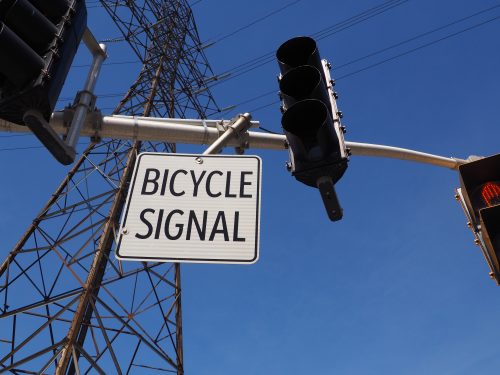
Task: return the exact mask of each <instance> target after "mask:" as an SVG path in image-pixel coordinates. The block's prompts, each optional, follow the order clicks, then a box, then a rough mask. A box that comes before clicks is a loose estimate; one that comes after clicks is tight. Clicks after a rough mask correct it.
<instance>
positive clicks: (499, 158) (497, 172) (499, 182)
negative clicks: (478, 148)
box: [458, 154, 500, 285]
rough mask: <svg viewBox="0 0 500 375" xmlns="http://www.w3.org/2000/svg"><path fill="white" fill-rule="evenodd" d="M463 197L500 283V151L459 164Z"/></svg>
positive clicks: (478, 237)
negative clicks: (496, 153) (497, 153)
mask: <svg viewBox="0 0 500 375" xmlns="http://www.w3.org/2000/svg"><path fill="white" fill-rule="evenodd" d="M459 172H460V186H461V188H460V190H459V195H458V197H459V199H461V201H462V205H463V207H464V210H465V212H466V214H467V216H468V218H469V221H470V226H471V228H472V230H473V231H474V234H475V236H476V240H477V241H476V242H477V243H478V245H480V246H481V248H482V249H483V251H484V255H485V257H486V260H487V262H488V264H489V266H490V268H491V276H492V277H493V278H494V279H495V280H496V281H497V283H498V284H499V285H500V154H499V155H494V156H490V157H487V158H483V159H479V160H476V161H473V162H470V163H467V164H463V165H461V166H460V167H459Z"/></svg>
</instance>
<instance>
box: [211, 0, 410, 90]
mask: <svg viewBox="0 0 500 375" xmlns="http://www.w3.org/2000/svg"><path fill="white" fill-rule="evenodd" d="M408 1H409V0H390V1H386V2H385V3H382V4H380V5H377V6H375V7H373V8H370V9H367V10H365V11H363V12H361V13H359V14H357V15H355V16H352V17H350V18H348V19H346V20H344V21H341V22H338V23H335V24H333V25H331V26H328V27H326V28H325V29H322V30H320V31H318V32H316V33H314V34H312V35H310V36H311V37H313V38H315V39H317V40H321V39H324V38H327V37H329V36H332V35H334V34H336V33H339V32H341V31H344V30H346V29H349V28H351V27H353V26H355V25H357V24H359V23H362V22H364V21H367V20H369V19H371V18H373V17H376V16H378V15H380V14H382V13H385V12H387V11H389V10H391V9H393V8H395V7H397V6H400V5H403V4H404V3H406V2H408ZM274 53H275V52H274V51H271V52H268V53H266V54H264V55H262V56H260V57H256V58H253V59H251V60H249V61H247V62H244V63H242V64H239V65H236V66H235V67H233V68H231V69H228V70H226V71H225V72H223V73H222V74H220V76H226V75H227V76H228V77H227V78H225V79H223V80H219V81H217V82H216V83H213V84H211V85H209V87H210V88H211V87H214V86H216V85H219V84H221V83H225V82H227V81H229V80H231V79H234V78H236V77H239V76H241V75H243V74H246V73H248V72H251V71H252V70H255V69H257V68H259V67H261V66H264V65H266V64H269V63H270V62H272V61H274Z"/></svg>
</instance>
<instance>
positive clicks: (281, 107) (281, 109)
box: [280, 105, 285, 114]
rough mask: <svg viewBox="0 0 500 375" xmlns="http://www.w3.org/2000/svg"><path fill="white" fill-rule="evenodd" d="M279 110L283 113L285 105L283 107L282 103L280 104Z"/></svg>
mask: <svg viewBox="0 0 500 375" xmlns="http://www.w3.org/2000/svg"><path fill="white" fill-rule="evenodd" d="M280 112H281V113H282V114H283V113H285V107H283V106H282V105H280Z"/></svg>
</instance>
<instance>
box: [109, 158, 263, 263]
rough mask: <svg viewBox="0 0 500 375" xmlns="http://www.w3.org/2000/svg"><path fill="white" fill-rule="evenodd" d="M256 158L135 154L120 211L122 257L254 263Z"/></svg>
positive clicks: (258, 169) (256, 245)
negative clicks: (134, 161) (127, 190)
mask: <svg viewBox="0 0 500 375" xmlns="http://www.w3.org/2000/svg"><path fill="white" fill-rule="evenodd" d="M261 164H262V161H261V159H260V158H259V157H258V156H228V155H188V154H160V153H142V154H140V155H139V156H138V158H137V162H136V165H135V170H134V174H133V177H132V181H131V184H130V188H129V192H128V196H127V201H126V204H125V208H124V212H123V215H122V220H121V225H120V232H119V237H118V240H117V249H116V256H117V258H119V259H122V260H139V261H170V262H197V263H255V262H256V261H257V259H258V257H259V230H260V186H261Z"/></svg>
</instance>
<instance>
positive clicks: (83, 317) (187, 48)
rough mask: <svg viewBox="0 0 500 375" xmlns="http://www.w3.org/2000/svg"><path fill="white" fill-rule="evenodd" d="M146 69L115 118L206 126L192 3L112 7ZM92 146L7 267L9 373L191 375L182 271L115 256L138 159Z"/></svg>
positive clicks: (3, 301)
mask: <svg viewBox="0 0 500 375" xmlns="http://www.w3.org/2000/svg"><path fill="white" fill-rule="evenodd" d="M101 5H102V6H103V7H104V9H105V10H106V11H107V12H108V13H109V15H110V16H111V18H112V19H113V21H114V22H115V24H116V25H117V26H118V28H119V30H120V31H121V33H122V36H123V38H124V39H125V40H126V41H127V42H128V43H129V44H130V46H131V47H132V49H133V51H134V52H135V54H136V55H137V57H138V58H139V59H140V61H141V62H142V64H143V65H142V70H141V72H140V75H139V77H138V78H137V80H136V82H135V83H134V84H133V85H132V86H131V88H130V90H129V91H128V93H127V94H126V95H125V96H124V98H123V99H122V100H121V102H120V103H119V105H118V106H117V108H116V110H115V111H114V113H115V114H126V115H140V116H156V117H200V118H205V117H207V116H208V115H210V114H211V113H214V112H216V111H217V106H216V104H215V102H214V100H213V97H212V96H211V94H210V91H209V90H208V87H206V84H205V82H206V79H207V78H208V77H209V76H213V73H212V71H211V69H210V66H209V64H208V62H207V59H206V57H205V55H204V54H203V51H202V50H201V48H200V39H199V36H198V32H197V29H196V25H195V22H194V18H193V14H192V11H191V9H190V7H189V5H188V4H187V2H186V1H185V0H135V1H128V0H114V1H111V0H109V1H104V0H103V1H101ZM143 150H155V151H169V152H172V151H175V146H174V145H172V144H168V143H157V144H153V143H149V142H148V143H140V142H123V141H117V140H104V141H103V142H100V143H95V144H91V145H90V146H89V147H88V148H87V149H86V150H85V151H84V152H83V154H82V156H81V158H80V159H79V160H78V161H76V162H75V163H74V166H73V167H72V169H71V170H70V171H69V173H68V174H67V176H66V178H65V179H64V180H63V181H62V183H61V184H60V186H59V187H58V188H57V190H56V191H55V193H54V194H53V195H52V196H51V197H50V199H49V201H48V202H47V204H46V205H45V206H44V207H43V209H42V210H41V211H40V213H39V214H38V216H37V217H36V218H35V219H34V220H33V222H32V224H31V225H30V226H29V228H28V229H27V230H26V232H25V234H24V235H23V236H22V238H21V239H20V240H19V242H18V243H17V244H16V245H15V247H14V249H13V250H12V251H10V253H9V254H8V255H7V257H6V259H5V260H4V261H3V263H2V264H1V265H0V373H4V372H8V373H12V374H53V373H57V374H83V373H89V374H94V373H101V374H115V373H116V374H122V373H127V374H128V373H142V374H143V373H156V372H158V373H165V372H167V373H177V374H183V373H184V371H183V353H182V317H181V284H180V266H179V265H178V264H164V263H146V262H144V263H140V262H123V263H121V262H118V261H117V260H116V259H115V257H114V255H113V254H112V250H113V247H114V245H115V238H116V235H117V233H116V232H117V230H118V220H119V216H120V214H121V210H122V207H123V203H124V198H125V194H126V190H127V185H128V182H129V180H130V177H131V171H132V168H133V166H134V162H135V158H136V155H137V154H138V152H140V151H143Z"/></svg>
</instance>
